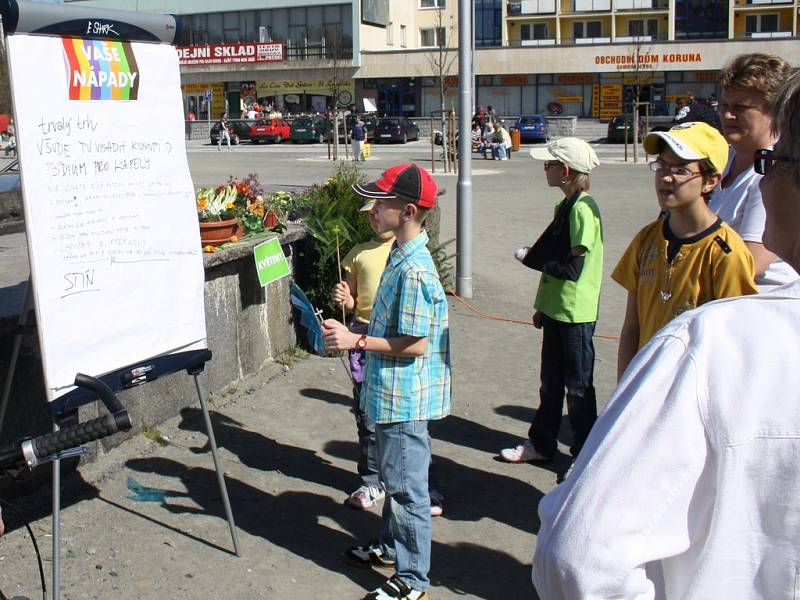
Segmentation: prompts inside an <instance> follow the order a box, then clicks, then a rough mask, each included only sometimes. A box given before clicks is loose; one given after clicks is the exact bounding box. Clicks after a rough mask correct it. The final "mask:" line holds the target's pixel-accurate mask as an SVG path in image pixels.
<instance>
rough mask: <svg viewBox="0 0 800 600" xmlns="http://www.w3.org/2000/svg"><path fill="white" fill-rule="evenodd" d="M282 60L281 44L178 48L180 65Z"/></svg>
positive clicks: (215, 45)
mask: <svg viewBox="0 0 800 600" xmlns="http://www.w3.org/2000/svg"><path fill="white" fill-rule="evenodd" d="M283 59H284V55H283V44H280V43H266V44H214V45H210V46H178V60H179V61H180V64H181V65H225V64H235V63H252V62H282V61H283Z"/></svg>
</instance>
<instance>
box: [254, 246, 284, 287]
mask: <svg viewBox="0 0 800 600" xmlns="http://www.w3.org/2000/svg"><path fill="white" fill-rule="evenodd" d="M253 256H254V257H255V259H256V271H258V281H259V282H260V283H261V285H262V287H263V286H265V285H269V284H270V283H272V282H273V281H278V279H280V278H281V277H286V276H287V275H288V274H289V262H288V261H287V260H286V256H284V254H283V248H281V243H280V242H279V241H278V238H276V237H274V238H270V239H268V240H267V241H266V242H264V243H262V244H259V245H258V246H256V247H255V248H253Z"/></svg>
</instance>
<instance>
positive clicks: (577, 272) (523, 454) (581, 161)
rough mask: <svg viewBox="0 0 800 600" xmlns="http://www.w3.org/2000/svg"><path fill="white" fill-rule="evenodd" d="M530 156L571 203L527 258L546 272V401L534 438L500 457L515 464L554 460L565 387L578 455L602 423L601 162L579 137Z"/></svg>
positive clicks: (541, 296)
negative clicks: (597, 353) (597, 351)
mask: <svg viewBox="0 0 800 600" xmlns="http://www.w3.org/2000/svg"><path fill="white" fill-rule="evenodd" d="M531 156H532V157H533V158H535V159H538V160H543V161H545V162H544V169H545V174H546V177H547V184H548V185H549V186H550V187H557V188H559V189H560V190H561V191H562V192H563V193H564V198H563V199H562V200H561V201H560V202H559V203H558V205H557V206H556V216H555V219H554V221H553V223H552V224H551V225H550V227H548V228H547V230H546V231H545V233H544V234H543V235H542V237H541V238H540V239H539V241H537V242H536V244H535V245H534V247H533V248H532V249H530V250H529V251H527V252H526V255H525V256H524V258H523V259H522V260H523V263H524V264H526V265H527V266H530V267H531V268H534V269H536V270H538V271H541V272H542V277H541V280H540V282H539V290H538V292H537V294H536V301H535V303H534V309H535V311H536V312H535V313H534V314H533V325H534V327H536V328H537V329H542V330H543V339H542V361H541V387H540V388H539V395H540V402H541V403H540V406H539V410H537V411H536V416H535V417H534V419H533V423H532V424H531V427H530V429H529V431H528V439H527V440H525V441H524V442H523V443H522V444H520V445H519V446H517V447H515V448H505V449H504V450H502V451H501V452H500V455H501V457H502V458H503V459H504V460H506V461H508V462H514V463H518V462H549V461H551V460H553V458H554V457H555V454H556V447H557V438H558V429H559V426H560V425H561V411H562V407H563V404H564V390H565V388H566V394H567V410H568V413H569V421H570V425H571V426H572V432H573V436H574V439H573V443H572V446H571V448H570V451H571V453H572V456H573V457H575V456H577V455H578V452H580V449H581V448H582V447H583V443H584V442H585V441H586V438H587V437H588V435H589V431H591V428H592V425H593V424H594V422H595V420H597V403H596V400H595V390H594V345H593V343H592V335H593V334H594V327H595V322H596V321H597V308H598V304H599V300H600V284H601V281H602V277H603V228H602V223H601V221H600V210H599V209H598V207H597V204H596V203H595V201H594V199H593V198H592V197H591V196H590V195H589V194H587V193H586V191H587V190H588V189H589V173H590V172H591V171H592V170H593V169H594V168H595V167H596V166H597V165H598V164H600V161H599V160H598V158H597V155H596V154H595V153H594V150H592V148H591V146H589V144H587V143H586V142H584V141H583V140H579V139H578V138H562V139H559V140H556V141H554V142H552V143H550V144H548V145H547V147H546V148H536V149H533V150H531ZM526 250H527V249H526Z"/></svg>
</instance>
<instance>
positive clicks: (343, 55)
mask: <svg viewBox="0 0 800 600" xmlns="http://www.w3.org/2000/svg"><path fill="white" fill-rule="evenodd" d="M352 58H353V48H352V46H347V47H336V46H333V45H326V44H324V43H323V44H299V43H294V44H293V43H292V42H291V41H290V40H287V41H286V60H338V59H341V60H352Z"/></svg>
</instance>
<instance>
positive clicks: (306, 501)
mask: <svg viewBox="0 0 800 600" xmlns="http://www.w3.org/2000/svg"><path fill="white" fill-rule="evenodd" d="M126 465H127V466H128V468H130V469H132V470H134V471H140V472H143V473H155V474H158V475H161V476H166V477H173V478H175V479H180V481H181V483H182V484H183V485H184V486H185V488H186V490H187V491H186V492H185V495H186V497H187V498H190V499H191V500H192V501H194V502H195V503H197V504H198V505H199V506H200V508H197V507H193V506H185V505H181V504H177V503H172V502H170V500H165V502H164V503H163V504H161V506H162V507H163V508H164V509H165V510H167V511H169V512H170V513H173V514H177V515H181V514H198V515H200V514H201V515H206V516H214V517H217V518H219V519H220V521H221V526H223V527H224V524H225V523H226V518H225V511H224V508H223V506H222V500H221V498H220V496H219V488H218V487H217V476H216V473H215V471H214V470H213V469H205V468H189V467H187V466H186V465H183V464H181V463H179V462H177V461H174V460H171V459H167V458H141V459H132V460H129V461H128V462H127V463H126ZM226 484H227V488H228V495H229V496H230V499H231V507H232V510H233V516H234V520H235V521H236V526H237V527H238V528H239V529H240V530H241V531H245V532H247V533H249V534H250V535H252V536H255V537H260V538H263V539H265V540H268V541H269V542H271V543H273V544H275V545H276V546H279V547H281V548H284V549H286V550H288V551H289V552H291V553H293V554H295V555H297V556H301V557H303V558H305V559H307V560H310V561H313V562H314V563H316V564H317V565H319V566H320V567H322V568H324V569H327V570H329V571H333V572H336V573H342V574H344V575H345V576H346V577H348V578H349V579H351V580H352V581H353V582H355V583H356V584H358V585H359V586H363V587H364V588H365V589H368V588H371V587H375V586H376V585H378V584H379V583H380V581H381V580H382V576H381V575H380V574H378V573H373V572H371V571H369V570H365V569H359V568H358V567H354V566H350V565H348V563H347V562H346V561H345V559H344V556H343V553H344V551H345V550H346V549H347V548H349V547H350V546H352V545H354V544H356V543H358V541H359V540H363V539H371V537H369V536H370V535H371V536H374V535H375V532H377V531H378V529H379V528H380V516H378V515H376V514H374V513H371V512H356V511H353V510H350V509H348V508H347V507H345V506H343V505H342V504H340V503H338V502H335V501H334V500H333V499H331V498H330V497H327V496H323V495H320V494H312V493H309V492H283V493H280V494H277V495H272V494H269V493H267V492H265V491H263V490H261V489H258V488H256V487H253V486H251V485H248V484H246V483H243V482H242V481H239V480H238V479H233V478H231V477H226ZM327 519H331V520H333V521H334V522H336V523H337V524H339V525H340V526H341V527H342V529H344V530H345V531H344V532H343V531H337V530H334V529H331V528H329V527H326V526H324V525H321V524H320V521H321V520H323V521H324V520H327ZM170 528H171V529H175V527H174V526H171V527H170ZM177 529H178V530H179V529H180V528H177ZM220 535H221V534H220ZM204 543H208V542H204Z"/></svg>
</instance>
